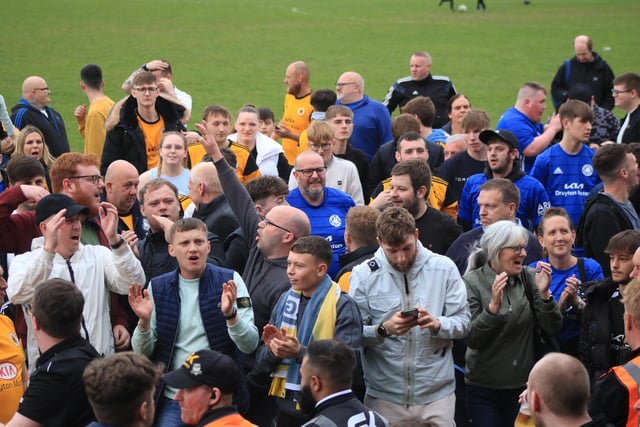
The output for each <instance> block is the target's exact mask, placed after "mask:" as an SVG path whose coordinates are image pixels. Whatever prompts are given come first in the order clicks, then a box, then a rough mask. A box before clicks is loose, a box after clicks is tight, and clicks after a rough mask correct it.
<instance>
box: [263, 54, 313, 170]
mask: <svg viewBox="0 0 640 427" xmlns="http://www.w3.org/2000/svg"><path fill="white" fill-rule="evenodd" d="M309 77H310V72H309V67H308V66H307V64H305V63H304V62H302V61H296V62H293V63H291V64H289V66H288V67H287V70H286V71H285V75H284V84H285V86H286V87H287V94H286V95H285V97H284V112H283V113H282V120H280V123H278V125H277V126H276V132H275V133H274V136H273V137H274V138H277V137H278V136H281V137H282V148H283V149H284V155H285V156H286V158H287V161H288V162H289V165H290V166H293V163H294V161H295V159H296V156H297V155H298V154H300V151H299V150H300V144H299V139H300V134H301V133H302V131H304V130H305V129H306V128H307V126H309V123H311V113H312V112H313V107H312V106H311V88H310V87H309ZM269 136H271V135H269Z"/></svg>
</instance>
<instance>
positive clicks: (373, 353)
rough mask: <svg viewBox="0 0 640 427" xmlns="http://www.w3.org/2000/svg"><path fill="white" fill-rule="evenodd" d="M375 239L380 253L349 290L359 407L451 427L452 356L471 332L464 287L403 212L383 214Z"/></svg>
mask: <svg viewBox="0 0 640 427" xmlns="http://www.w3.org/2000/svg"><path fill="white" fill-rule="evenodd" d="M376 231H377V235H378V242H379V243H380V249H378V250H377V251H376V253H375V256H374V258H372V259H371V260H369V261H368V262H366V263H363V264H360V265H358V266H356V267H355V268H354V269H353V272H352V274H351V287H350V289H349V295H351V296H352V297H353V299H354V300H355V302H356V304H357V305H358V308H359V309H360V314H361V315H362V321H363V325H364V326H363V331H362V341H361V344H362V346H363V347H364V351H363V356H362V364H363V369H364V375H365V378H367V395H366V396H365V399H364V403H365V405H367V406H368V407H370V408H371V409H373V410H375V411H376V412H378V413H380V414H381V415H382V416H384V417H385V418H387V419H388V420H389V421H391V422H393V421H396V420H398V419H402V418H404V417H407V416H409V415H417V416H419V417H420V418H421V419H423V420H425V421H428V422H429V423H430V424H433V425H443V426H444V425H453V419H454V409H455V396H454V390H455V379H454V370H453V356H452V353H451V348H452V340H453V339H457V338H462V337H464V336H465V335H466V334H467V332H468V330H469V321H470V314H469V308H468V306H467V292H466V289H465V285H464V283H463V282H462V278H461V277H460V274H459V273H458V270H457V268H456V266H455V264H453V261H451V260H450V259H449V258H447V257H445V256H442V255H437V254H434V253H433V252H431V251H430V250H428V249H426V248H425V247H424V246H422V244H421V243H420V241H419V240H418V230H417V229H416V224H415V220H414V219H413V216H412V215H411V214H410V213H409V212H408V211H407V210H406V209H404V208H398V207H391V208H387V209H385V210H384V212H382V214H381V215H380V217H379V218H378V220H377V222H376ZM390 337H393V338H391V339H389V338H390Z"/></svg>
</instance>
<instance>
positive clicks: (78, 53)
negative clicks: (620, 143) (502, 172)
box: [0, 0, 640, 149]
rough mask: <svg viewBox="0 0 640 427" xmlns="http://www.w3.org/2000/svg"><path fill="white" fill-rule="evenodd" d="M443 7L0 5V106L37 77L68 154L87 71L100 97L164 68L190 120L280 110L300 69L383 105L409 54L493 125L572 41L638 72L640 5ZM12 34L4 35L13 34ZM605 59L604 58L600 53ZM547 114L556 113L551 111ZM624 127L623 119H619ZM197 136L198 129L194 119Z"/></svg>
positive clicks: (307, 1)
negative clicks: (216, 107)
mask: <svg viewBox="0 0 640 427" xmlns="http://www.w3.org/2000/svg"><path fill="white" fill-rule="evenodd" d="M437 2H438V0H428V1H427V0H350V1H338V0H315V1H313V0H274V1H265V0H180V1H177V0H154V1H149V0H126V1H125V0H112V1H108V2H107V1H100V0H98V1H93V2H88V1H82V0H55V1H50V2H46V1H42V0H25V1H11V2H6V3H7V4H4V5H3V16H4V17H5V19H4V21H5V28H4V31H3V41H4V42H3V43H2V45H1V47H0V52H2V58H3V61H2V62H3V67H2V69H3V71H2V74H1V77H0V82H1V84H0V93H1V94H2V95H4V97H5V99H6V101H7V103H8V104H9V105H8V107H9V108H11V106H12V105H14V104H15V103H16V101H17V100H18V99H19V98H20V86H21V84H22V81H23V80H24V78H25V77H26V76H29V75H34V74H35V75H41V76H43V77H44V78H45V79H46V80H47V83H48V85H49V87H51V89H52V90H53V93H52V94H51V99H52V106H53V107H54V108H56V109H57V110H58V111H59V112H60V113H61V114H62V116H63V117H64V119H65V122H66V124H67V132H68V134H69V137H70V141H71V143H72V147H73V148H74V149H81V147H82V140H81V138H80V135H79V134H78V132H77V131H76V126H75V120H74V118H73V110H74V108H75V106H76V105H78V104H80V103H86V98H85V97H84V95H83V94H82V92H81V91H80V89H79V86H78V81H79V72H80V68H81V67H82V66H83V65H85V64H87V63H90V62H95V63H98V64H100V65H101V66H102V67H103V71H104V75H105V81H106V92H107V94H108V95H110V96H111V97H112V98H114V99H119V98H121V97H122V96H123V95H124V94H123V92H122V91H121V90H120V84H121V83H122V81H123V80H124V79H125V78H126V77H127V76H128V75H129V73H130V72H131V71H133V70H134V69H135V68H136V67H138V66H140V64H142V63H143V62H145V61H147V60H151V59H154V58H166V59H168V60H170V61H171V63H172V65H173V67H174V82H175V84H176V85H177V86H178V87H179V88H180V89H182V90H185V91H187V92H189V93H190V94H191V95H192V96H193V101H194V107H193V118H194V119H199V118H200V114H201V112H202V110H203V108H204V107H205V106H206V105H208V104H211V103H222V104H224V105H226V106H227V107H229V108H230V109H231V110H232V111H235V110H237V109H238V108H239V107H240V106H241V105H243V104H245V103H252V104H256V105H258V106H269V107H271V108H272V109H273V110H274V111H275V112H276V116H277V115H278V113H279V111H280V110H281V108H282V100H283V96H284V86H283V84H282V79H283V76H284V70H285V68H286V66H287V64H289V63H290V62H292V61H294V60H298V59H302V60H304V61H306V62H307V63H308V64H309V66H310V68H311V73H312V75H311V86H312V88H315V89H319V88H323V87H331V88H333V84H334V83H335V81H336V79H337V78H338V76H339V75H340V74H341V73H342V72H343V71H346V70H354V71H357V72H359V73H360V74H362V75H363V77H364V78H365V80H366V93H367V94H368V95H369V96H371V97H372V98H375V99H378V100H382V99H383V97H384V95H385V93H386V91H387V89H388V88H389V86H390V84H391V83H392V82H393V81H394V80H395V79H397V78H399V77H403V76H406V75H408V71H409V70H408V68H409V67H408V64H409V57H410V55H411V52H412V51H415V50H418V49H424V50H427V51H428V52H429V53H430V54H431V55H432V57H433V59H434V65H433V69H432V71H433V72H434V74H444V75H448V76H450V77H451V78H452V79H453V81H454V83H455V85H456V88H457V89H458V91H459V92H463V93H465V94H466V95H467V96H469V97H470V99H471V101H472V104H473V106H474V107H476V108H483V109H485V110H487V111H488V112H489V113H490V115H491V118H492V123H493V124H495V123H496V122H497V119H498V117H499V115H500V114H501V112H502V111H503V110H505V109H506V108H508V107H509V106H511V105H512V104H513V102H514V100H515V94H516V92H517V89H518V88H519V87H520V85H521V84H522V83H524V82H525V81H529V80H533V81H539V82H541V83H543V84H544V85H545V86H547V87H549V86H550V84H551V79H552V78H553V75H554V74H555V72H556V70H557V68H558V67H559V66H560V64H561V63H562V61H563V60H564V59H566V58H568V57H570V56H571V55H572V54H573V53H572V40H573V37H574V36H576V35H577V34H581V33H586V34H589V35H590V36H591V37H592V38H593V39H594V49H595V50H596V51H597V52H599V53H601V54H602V55H603V57H604V58H605V60H607V61H608V62H609V64H610V65H611V67H612V68H613V70H614V72H615V73H622V72H626V71H635V72H640V60H639V59H638V53H637V50H635V49H634V48H633V45H634V44H635V42H636V41H637V38H638V36H639V35H640V32H639V31H638V18H640V2H639V1H638V0H584V1H578V0H532V4H531V5H529V6H524V5H523V4H522V1H521V0H486V4H487V6H488V8H489V10H488V12H486V13H482V12H480V13H477V12H475V1H473V0H456V7H457V6H458V5H459V4H461V3H465V4H466V5H467V8H468V11H467V12H466V13H450V12H449V10H448V5H443V6H442V7H438V6H437ZM7 26H8V28H7ZM604 46H609V47H610V50H609V51H604V50H603V47H604ZM548 105H549V109H548V110H549V111H550V110H551V104H550V103H549V104H548ZM616 113H617V114H618V115H622V113H621V112H620V111H616ZM192 123H193V120H192Z"/></svg>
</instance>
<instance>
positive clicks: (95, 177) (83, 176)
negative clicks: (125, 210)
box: [68, 175, 104, 185]
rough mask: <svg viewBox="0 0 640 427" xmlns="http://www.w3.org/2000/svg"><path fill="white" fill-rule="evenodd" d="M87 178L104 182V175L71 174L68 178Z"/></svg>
mask: <svg viewBox="0 0 640 427" xmlns="http://www.w3.org/2000/svg"><path fill="white" fill-rule="evenodd" d="M82 178H86V179H87V181H89V182H91V183H93V184H96V185H97V184H98V183H99V182H100V181H102V182H104V177H103V176H102V175H78V176H70V177H69V178H68V179H82Z"/></svg>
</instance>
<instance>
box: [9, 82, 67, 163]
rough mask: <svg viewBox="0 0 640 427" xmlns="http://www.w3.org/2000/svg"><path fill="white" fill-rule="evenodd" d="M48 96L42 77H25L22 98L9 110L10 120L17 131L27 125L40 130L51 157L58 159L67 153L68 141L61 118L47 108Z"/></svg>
mask: <svg viewBox="0 0 640 427" xmlns="http://www.w3.org/2000/svg"><path fill="white" fill-rule="evenodd" d="M50 94H51V90H50V89H49V87H48V86H47V82H46V81H45V80H44V79H43V78H42V77H39V76H31V77H27V78H26V79H25V81H24V82H23V83H22V98H20V101H18V103H17V104H16V105H15V106H14V107H13V108H12V109H11V120H12V121H13V124H14V125H15V126H16V127H17V128H19V129H22V128H24V127H25V126H27V125H33V126H35V127H37V128H38V129H40V131H41V132H42V134H43V135H44V140H45V143H46V144H47V147H49V151H50V152H51V155H52V156H53V157H58V156H59V155H61V154H62V153H66V152H68V151H69V140H68V139H67V131H66V129H65V127H64V121H63V120H62V116H61V115H60V114H59V113H58V112H57V111H56V110H54V109H53V108H51V107H49V103H50V102H51V100H50V99H49V95H50Z"/></svg>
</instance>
